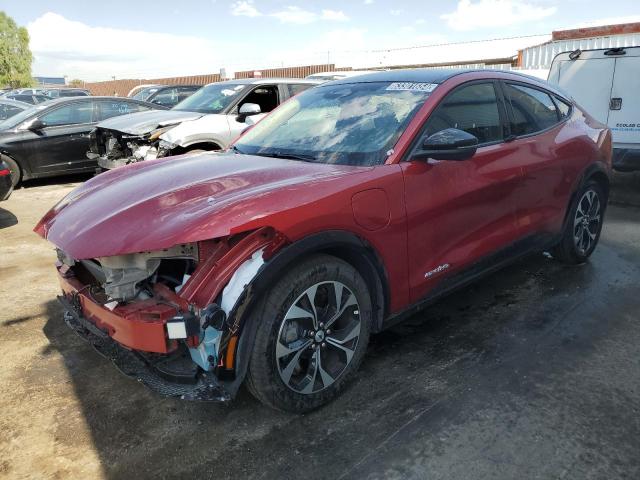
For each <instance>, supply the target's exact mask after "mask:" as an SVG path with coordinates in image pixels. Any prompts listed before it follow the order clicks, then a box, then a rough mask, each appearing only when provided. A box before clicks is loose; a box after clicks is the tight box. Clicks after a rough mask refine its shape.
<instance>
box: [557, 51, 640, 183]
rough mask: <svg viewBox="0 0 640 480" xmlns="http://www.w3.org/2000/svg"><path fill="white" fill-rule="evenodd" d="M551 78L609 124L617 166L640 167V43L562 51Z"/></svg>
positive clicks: (603, 121) (627, 168) (618, 167)
mask: <svg viewBox="0 0 640 480" xmlns="http://www.w3.org/2000/svg"><path fill="white" fill-rule="evenodd" d="M548 81H549V82H550V83H552V84H554V85H558V86H559V87H560V88H562V89H564V90H565V91H566V92H567V93H569V94H570V95H571V96H572V97H573V98H574V99H575V100H576V102H578V104H580V105H581V106H582V107H584V108H585V109H586V110H587V112H589V113H590V114H591V115H592V116H593V117H594V118H596V119H597V120H599V121H601V122H602V123H604V124H606V125H608V126H609V128H610V129H611V131H612V133H613V168H614V169H615V170H619V171H626V172H629V171H635V170H640V47H621V48H608V49H600V50H584V51H582V50H575V51H573V52H564V53H560V54H558V55H557V56H556V57H555V58H554V59H553V63H552V64H551V70H550V71H549V78H548Z"/></svg>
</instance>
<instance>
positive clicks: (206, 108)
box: [172, 83, 247, 113]
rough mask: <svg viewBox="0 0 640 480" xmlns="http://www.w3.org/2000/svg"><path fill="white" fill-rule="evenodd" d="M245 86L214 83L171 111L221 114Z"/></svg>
mask: <svg viewBox="0 0 640 480" xmlns="http://www.w3.org/2000/svg"><path fill="white" fill-rule="evenodd" d="M246 87H247V85H239V84H237V83H235V84H234V83H214V84H212V85H206V86H204V87H202V88H201V89H200V90H198V91H197V92H196V93H194V94H193V95H191V96H190V97H187V98H185V99H184V100H183V101H181V102H180V103H178V104H177V105H176V106H175V107H173V108H172V110H181V111H184V112H199V113H221V112H222V111H223V110H224V109H225V108H227V107H228V106H229V105H231V103H232V102H233V101H234V100H236V99H237V98H238V95H239V94H240V92H242V91H243V90H244V89H245V88H246Z"/></svg>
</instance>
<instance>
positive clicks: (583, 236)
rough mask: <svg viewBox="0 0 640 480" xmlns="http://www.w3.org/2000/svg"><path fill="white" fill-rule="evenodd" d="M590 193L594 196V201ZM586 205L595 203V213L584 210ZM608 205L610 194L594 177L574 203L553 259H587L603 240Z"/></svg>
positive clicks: (563, 260)
mask: <svg viewBox="0 0 640 480" xmlns="http://www.w3.org/2000/svg"><path fill="white" fill-rule="evenodd" d="M590 195H593V203H591V204H589V196H590ZM587 205H592V207H591V208H593V211H592V212H583V209H585V208H586V207H587ZM593 205H596V206H595V207H594V206H593ZM606 205H607V195H606V193H605V191H604V189H603V188H602V186H601V185H600V184H599V183H598V182H596V181H594V180H592V181H588V182H587V183H586V185H584V186H583V187H582V188H581V189H580V191H579V192H578V193H577V194H576V196H575V198H574V200H573V203H572V204H571V208H570V210H569V214H568V216H567V221H566V225H565V229H564V232H563V233H562V239H561V240H560V242H559V243H558V244H557V245H556V246H555V247H554V248H553V250H552V251H551V253H552V255H553V256H554V258H556V259H558V260H559V261H561V262H563V263H567V264H570V265H578V264H581V263H584V262H586V261H587V259H588V258H589V256H590V255H591V254H592V253H593V251H594V250H595V248H596V245H597V244H598V240H599V239H600V232H601V231H602V224H603V221H604V213H605V210H606ZM581 214H587V215H586V216H585V215H582V216H581Z"/></svg>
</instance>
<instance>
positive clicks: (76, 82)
mask: <svg viewBox="0 0 640 480" xmlns="http://www.w3.org/2000/svg"><path fill="white" fill-rule="evenodd" d="M68 85H69V86H70V87H84V82H83V81H82V80H79V79H77V78H74V79H73V80H71V81H70V82H69V84H68Z"/></svg>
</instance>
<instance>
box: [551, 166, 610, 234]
mask: <svg viewBox="0 0 640 480" xmlns="http://www.w3.org/2000/svg"><path fill="white" fill-rule="evenodd" d="M609 177H610V174H609V170H608V169H607V168H606V167H605V166H603V165H602V164H601V163H592V164H591V165H589V166H588V167H587V168H586V169H585V171H584V172H583V174H582V176H581V177H579V178H580V180H579V181H578V182H576V185H575V188H574V189H573V192H571V196H570V197H569V202H568V203H567V208H566V210H565V214H564V221H563V222H562V230H563V231H564V229H565V228H566V225H567V221H568V219H569V213H570V211H571V205H573V202H574V201H575V199H576V196H577V195H578V193H579V192H580V190H582V187H584V186H585V185H586V184H587V182H589V181H590V180H595V181H596V182H598V184H599V185H600V186H602V188H603V189H604V191H605V194H606V195H607V198H608V197H609V190H610V180H609ZM605 207H606V204H605Z"/></svg>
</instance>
